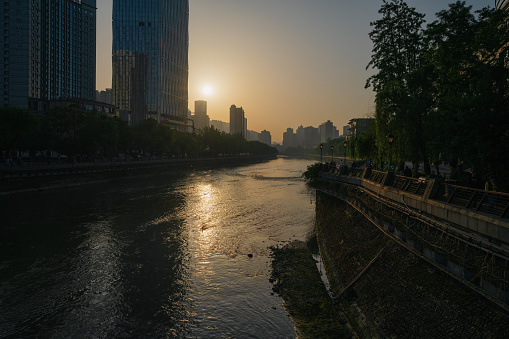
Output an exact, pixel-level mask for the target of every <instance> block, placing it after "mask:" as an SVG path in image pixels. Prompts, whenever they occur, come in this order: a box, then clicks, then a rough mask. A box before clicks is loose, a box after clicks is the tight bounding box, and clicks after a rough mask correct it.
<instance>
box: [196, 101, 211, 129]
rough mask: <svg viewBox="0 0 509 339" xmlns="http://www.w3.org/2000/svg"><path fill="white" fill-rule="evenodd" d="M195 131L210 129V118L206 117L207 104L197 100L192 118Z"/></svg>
mask: <svg viewBox="0 0 509 339" xmlns="http://www.w3.org/2000/svg"><path fill="white" fill-rule="evenodd" d="M192 119H193V121H194V128H195V129H203V128H205V127H210V118H209V116H208V115H207V102H206V101H204V100H197V101H195V102H194V115H193V116H192Z"/></svg>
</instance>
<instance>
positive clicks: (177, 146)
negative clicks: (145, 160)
mask: <svg viewBox="0 0 509 339" xmlns="http://www.w3.org/2000/svg"><path fill="white" fill-rule="evenodd" d="M16 150H17V151H27V150H29V151H42V150H53V151H56V152H58V153H62V154H66V155H68V156H69V157H74V156H79V157H89V158H92V157H104V158H111V157H113V156H115V155H118V154H133V155H134V154H141V155H143V156H146V155H152V156H228V155H238V154H253V155H261V154H275V153H277V150H276V149H275V148H273V147H271V146H268V145H266V144H263V143H260V142H257V141H250V142H248V141H246V140H245V139H244V138H243V137H242V136H241V135H240V134H233V135H231V134H226V133H224V132H220V131H218V130H216V129H214V128H205V129H202V130H200V131H198V133H197V134H194V133H193V134H191V133H186V132H181V131H178V130H176V129H173V128H172V126H169V125H165V124H159V123H157V121H155V120H153V119H147V120H145V121H143V122H142V123H141V124H140V125H138V126H132V127H131V126H128V125H127V123H126V122H124V121H121V120H120V119H118V118H115V117H109V116H107V115H106V114H104V113H101V112H96V111H91V112H83V111H81V110H79V109H78V107H75V106H69V107H58V108H54V109H51V110H49V111H48V112H47V113H46V114H44V115H34V114H32V113H30V112H29V111H27V110H22V109H18V108H3V109H0V151H6V152H9V151H16Z"/></svg>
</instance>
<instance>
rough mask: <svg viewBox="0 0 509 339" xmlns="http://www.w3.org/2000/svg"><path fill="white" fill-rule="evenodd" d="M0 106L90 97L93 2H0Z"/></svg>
mask: <svg viewBox="0 0 509 339" xmlns="http://www.w3.org/2000/svg"><path fill="white" fill-rule="evenodd" d="M0 12H1V13H2V16H1V17H0V23H1V26H2V34H0V46H1V48H0V68H1V69H2V72H1V73H0V83H1V84H2V86H3V88H2V89H3V91H2V92H3V100H2V102H1V106H4V107H5V106H17V107H21V108H29V109H31V110H44V109H46V108H47V107H48V104H49V101H50V100H69V99H84V100H94V96H95V69H96V61H95V49H96V47H95V46H96V0H23V1H19V0H4V1H0Z"/></svg>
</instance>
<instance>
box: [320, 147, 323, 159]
mask: <svg viewBox="0 0 509 339" xmlns="http://www.w3.org/2000/svg"><path fill="white" fill-rule="evenodd" d="M322 151H323V144H320V163H322Z"/></svg>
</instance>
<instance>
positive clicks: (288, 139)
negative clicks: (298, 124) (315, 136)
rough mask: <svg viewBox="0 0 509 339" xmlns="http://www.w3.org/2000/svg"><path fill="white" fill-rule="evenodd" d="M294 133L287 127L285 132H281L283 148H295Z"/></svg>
mask: <svg viewBox="0 0 509 339" xmlns="http://www.w3.org/2000/svg"><path fill="white" fill-rule="evenodd" d="M295 137H296V135H295V133H293V128H291V127H288V128H287V129H286V132H283V147H296V146H297V144H296V142H295V141H296V140H295Z"/></svg>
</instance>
